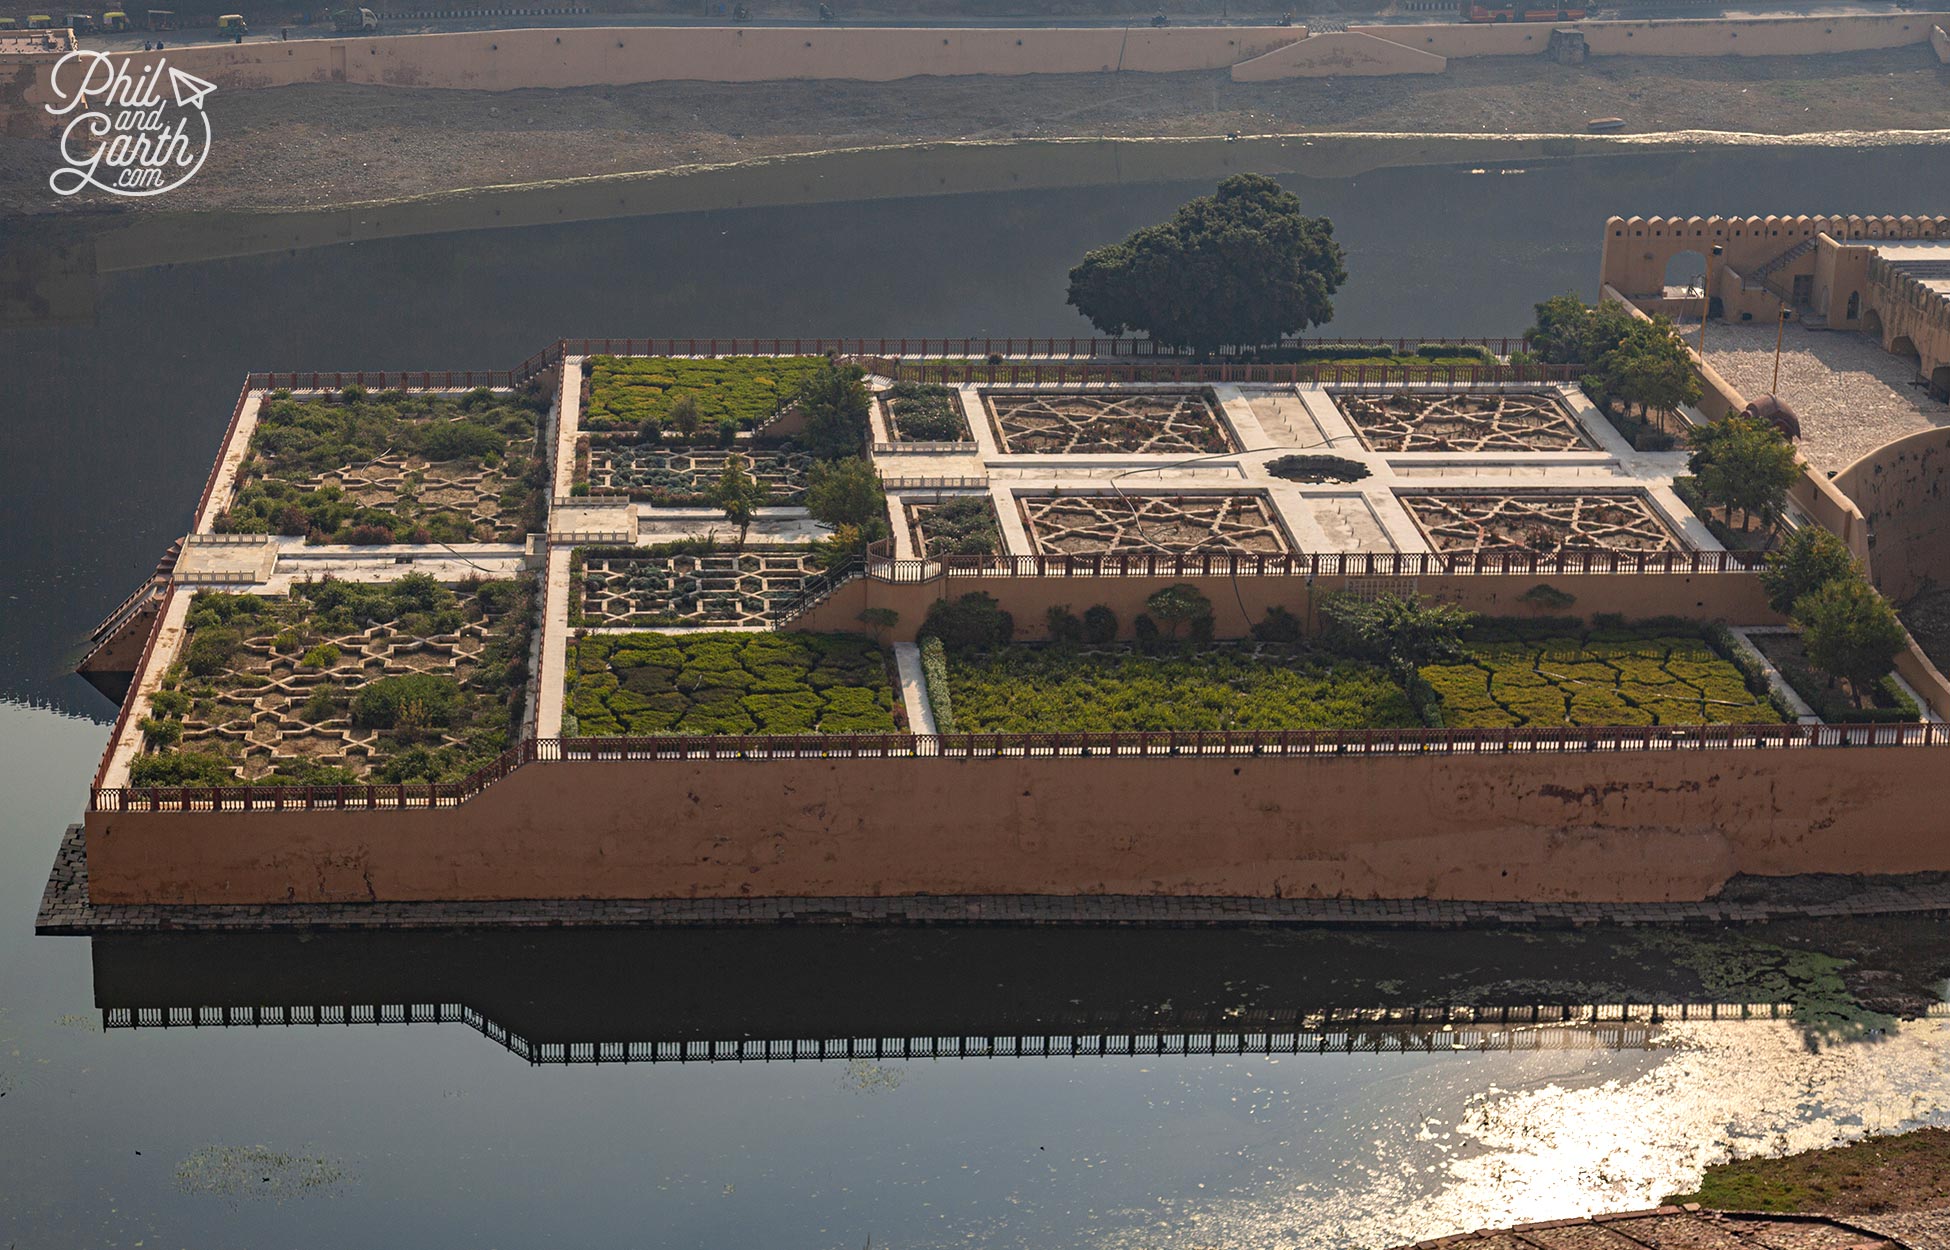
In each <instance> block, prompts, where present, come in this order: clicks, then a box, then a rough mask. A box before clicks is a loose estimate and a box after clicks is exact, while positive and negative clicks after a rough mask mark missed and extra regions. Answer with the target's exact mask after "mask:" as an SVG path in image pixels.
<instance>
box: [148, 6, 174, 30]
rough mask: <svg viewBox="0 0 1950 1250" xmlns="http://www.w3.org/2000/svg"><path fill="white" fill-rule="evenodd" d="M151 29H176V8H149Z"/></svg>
mask: <svg viewBox="0 0 1950 1250" xmlns="http://www.w3.org/2000/svg"><path fill="white" fill-rule="evenodd" d="M149 29H150V30H175V29H176V10H174V9H150V10H149Z"/></svg>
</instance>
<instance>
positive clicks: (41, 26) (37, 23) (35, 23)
mask: <svg viewBox="0 0 1950 1250" xmlns="http://www.w3.org/2000/svg"><path fill="white" fill-rule="evenodd" d="M27 29H29V30H52V29H54V19H53V18H51V17H49V16H48V15H47V14H45V13H29V14H28V15H27Z"/></svg>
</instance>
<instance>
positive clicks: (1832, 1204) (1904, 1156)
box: [1666, 1128, 1950, 1217]
mask: <svg viewBox="0 0 1950 1250" xmlns="http://www.w3.org/2000/svg"><path fill="white" fill-rule="evenodd" d="M1947 1193H1950V1129H1941V1128H1921V1129H1916V1130H1915V1131H1913V1132H1909V1133H1900V1134H1897V1135H1894V1136H1890V1137H1871V1138H1867V1139H1866V1140H1863V1141H1858V1142H1851V1143H1850V1144H1848V1145H1846V1146H1827V1147H1823V1148H1821V1149H1819V1150H1804V1151H1802V1152H1801V1153H1799V1154H1792V1155H1788V1156H1786V1157H1785V1158H1780V1159H1741V1160H1736V1161H1734V1162H1730V1163H1716V1164H1714V1165H1712V1166H1711V1167H1709V1168H1707V1169H1706V1175H1705V1176H1704V1177H1702V1178H1701V1180H1700V1185H1699V1188H1698V1189H1696V1190H1694V1191H1693V1192H1691V1193H1686V1194H1674V1195H1673V1196H1672V1197H1670V1198H1667V1199H1666V1201H1667V1202H1673V1203H1677V1202H1697V1203H1699V1204H1701V1205H1702V1206H1707V1207H1716V1208H1719V1209H1721V1210H1728V1211H1806V1212H1820V1213H1823V1214H1828V1215H1839V1216H1844V1217H1846V1216H1850V1215H1876V1214H1881V1213H1884V1212H1892V1211H1910V1210H1925V1209H1929V1208H1933V1207H1936V1206H1940V1205H1941V1204H1942V1201H1943V1196H1944V1195H1945V1194H1947Z"/></svg>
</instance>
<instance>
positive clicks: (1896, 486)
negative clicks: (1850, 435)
mask: <svg viewBox="0 0 1950 1250" xmlns="http://www.w3.org/2000/svg"><path fill="white" fill-rule="evenodd" d="M1835 486H1836V487H1837V489H1839V490H1840V491H1841V492H1842V493H1843V494H1845V495H1847V496H1848V497H1849V498H1850V499H1852V500H1854V501H1855V502H1856V504H1857V506H1859V507H1860V508H1861V509H1862V516H1863V519H1864V521H1865V522H1866V523H1867V525H1868V529H1869V533H1870V534H1871V535H1872V539H1873V545H1872V547H1871V551H1872V553H1873V565H1872V567H1873V569H1874V573H1875V581H1876V586H1877V587H1878V588H1879V589H1880V590H1881V591H1882V593H1884V594H1885V595H1888V596H1889V597H1890V598H1891V599H1894V600H1896V601H1897V602H1901V601H1903V600H1905V599H1908V598H1909V597H1910V596H1912V595H1914V594H1916V593H1917V592H1918V591H1919V590H1922V589H1923V587H1924V586H1925V584H1926V583H1931V582H1934V583H1935V584H1936V585H1938V586H1943V585H1946V584H1950V526H1946V525H1945V524H1944V516H1945V510H1946V509H1950V430H1942V429H1932V430H1919V431H1917V432H1916V433H1914V434H1911V435H1908V436H1907V437H1904V438H1899V439H1897V440H1895V441H1894V442H1892V443H1885V444H1884V445H1883V446H1881V447H1878V448H1877V449H1876V450H1874V451H1872V452H1870V453H1869V454H1868V455H1866V456H1864V457H1862V458H1861V459H1860V460H1857V461H1856V462H1855V463H1854V464H1852V465H1850V466H1849V467H1848V468H1846V469H1843V470H1842V471H1841V472H1840V473H1838V474H1836V475H1835Z"/></svg>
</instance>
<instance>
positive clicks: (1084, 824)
mask: <svg viewBox="0 0 1950 1250" xmlns="http://www.w3.org/2000/svg"><path fill="white" fill-rule="evenodd" d="M1943 750H1944V749H1943V748H1929V747H1918V748H1913V749H1905V748H1887V749H1872V748H1864V749H1857V750H1840V749H1833V748H1830V749H1819V750H1818V751H1817V752H1811V751H1809V750H1805V749H1801V750H1786V749H1782V750H1738V751H1733V750H1729V751H1686V752H1666V751H1659V752H1649V751H1620V752H1597V753H1569V754H1562V755H1557V754H1536V755H1532V754H1521V755H1514V754H1513V755H1483V756H1432V755H1418V756H1411V757H1387V756H1349V757H1345V758H1331V757H1330V758H1310V759H1298V758H1286V759H1255V758H1252V757H1243V758H1242V757H1233V758H1206V759H1199V758H1193V757H1179V758H1158V757H1154V758H1145V759H1131V758H1122V759H1102V758H1098V759H1079V758H1074V757H1071V758H1060V759H1052V758H1030V759H1025V758H1005V759H988V760H960V759H869V760H769V761H736V760H729V761H727V760H720V761H699V762H680V761H656V762H649V761H638V762H611V763H595V762H579V763H552V764H533V765H529V766H527V767H524V768H521V769H518V770H517V771H516V772H515V773H514V774H513V775H511V776H510V777H508V778H506V779H504V780H502V781H500V782H497V783H495V784H494V785H492V786H490V787H489V788H488V789H487V790H486V791H484V792H482V793H481V794H479V795H476V796H475V797H474V798H473V799H471V800H469V801H468V802H466V803H465V804H463V805H461V806H459V807H452V808H438V809H432V810H418V811H384V810H381V811H372V812H356V811H354V812H262V811H259V812H251V813H243V812H222V813H211V812H192V813H174V812H163V813H134V814H131V813H102V812H93V813H90V814H89V815H88V818H87V848H88V872H89V893H90V897H91V898H92V899H93V900H94V901H95V902H97V903H151V902H159V903H282V902H336V901H356V902H367V901H406V900H417V899H441V898H448V899H508V898H650V897H732V898H735V897H767V896H774V897H776V896H800V895H813V896H817V895H898V894H912V893H919V892H926V893H931V894H1057V895H1070V894H1078V893H1107V894H1159V895H1237V896H1245V897H1256V898H1267V897H1298V896H1310V895H1325V896H1347V897H1355V898H1367V897H1382V898H1416V897H1419V898H1435V899H1514V898H1523V899H1532V900H1538V901H1571V900H1591V901H1616V902H1641V901H1663V900H1697V899H1701V898H1705V897H1709V896H1710V895H1711V894H1712V893H1713V892H1714V891H1715V890H1716V889H1717V888H1718V887H1719V886H1720V884H1721V883H1722V882H1724V881H1725V880H1726V879H1727V878H1728V877H1730V876H1732V875H1733V874H1735V873H1742V872H1745V873H1758V874H1784V873H1806V872H1837V873H1897V872H1917V871H1935V870H1944V869H1950V843H1946V842H1945V840H1944V839H1943V836H1942V815H1943V811H1944V808H1945V806H1946V805H1950V769H1946V768H1945V767H1944V762H1943V760H1942V759H1941V758H1940V753H1941V752H1942V751H1943Z"/></svg>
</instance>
